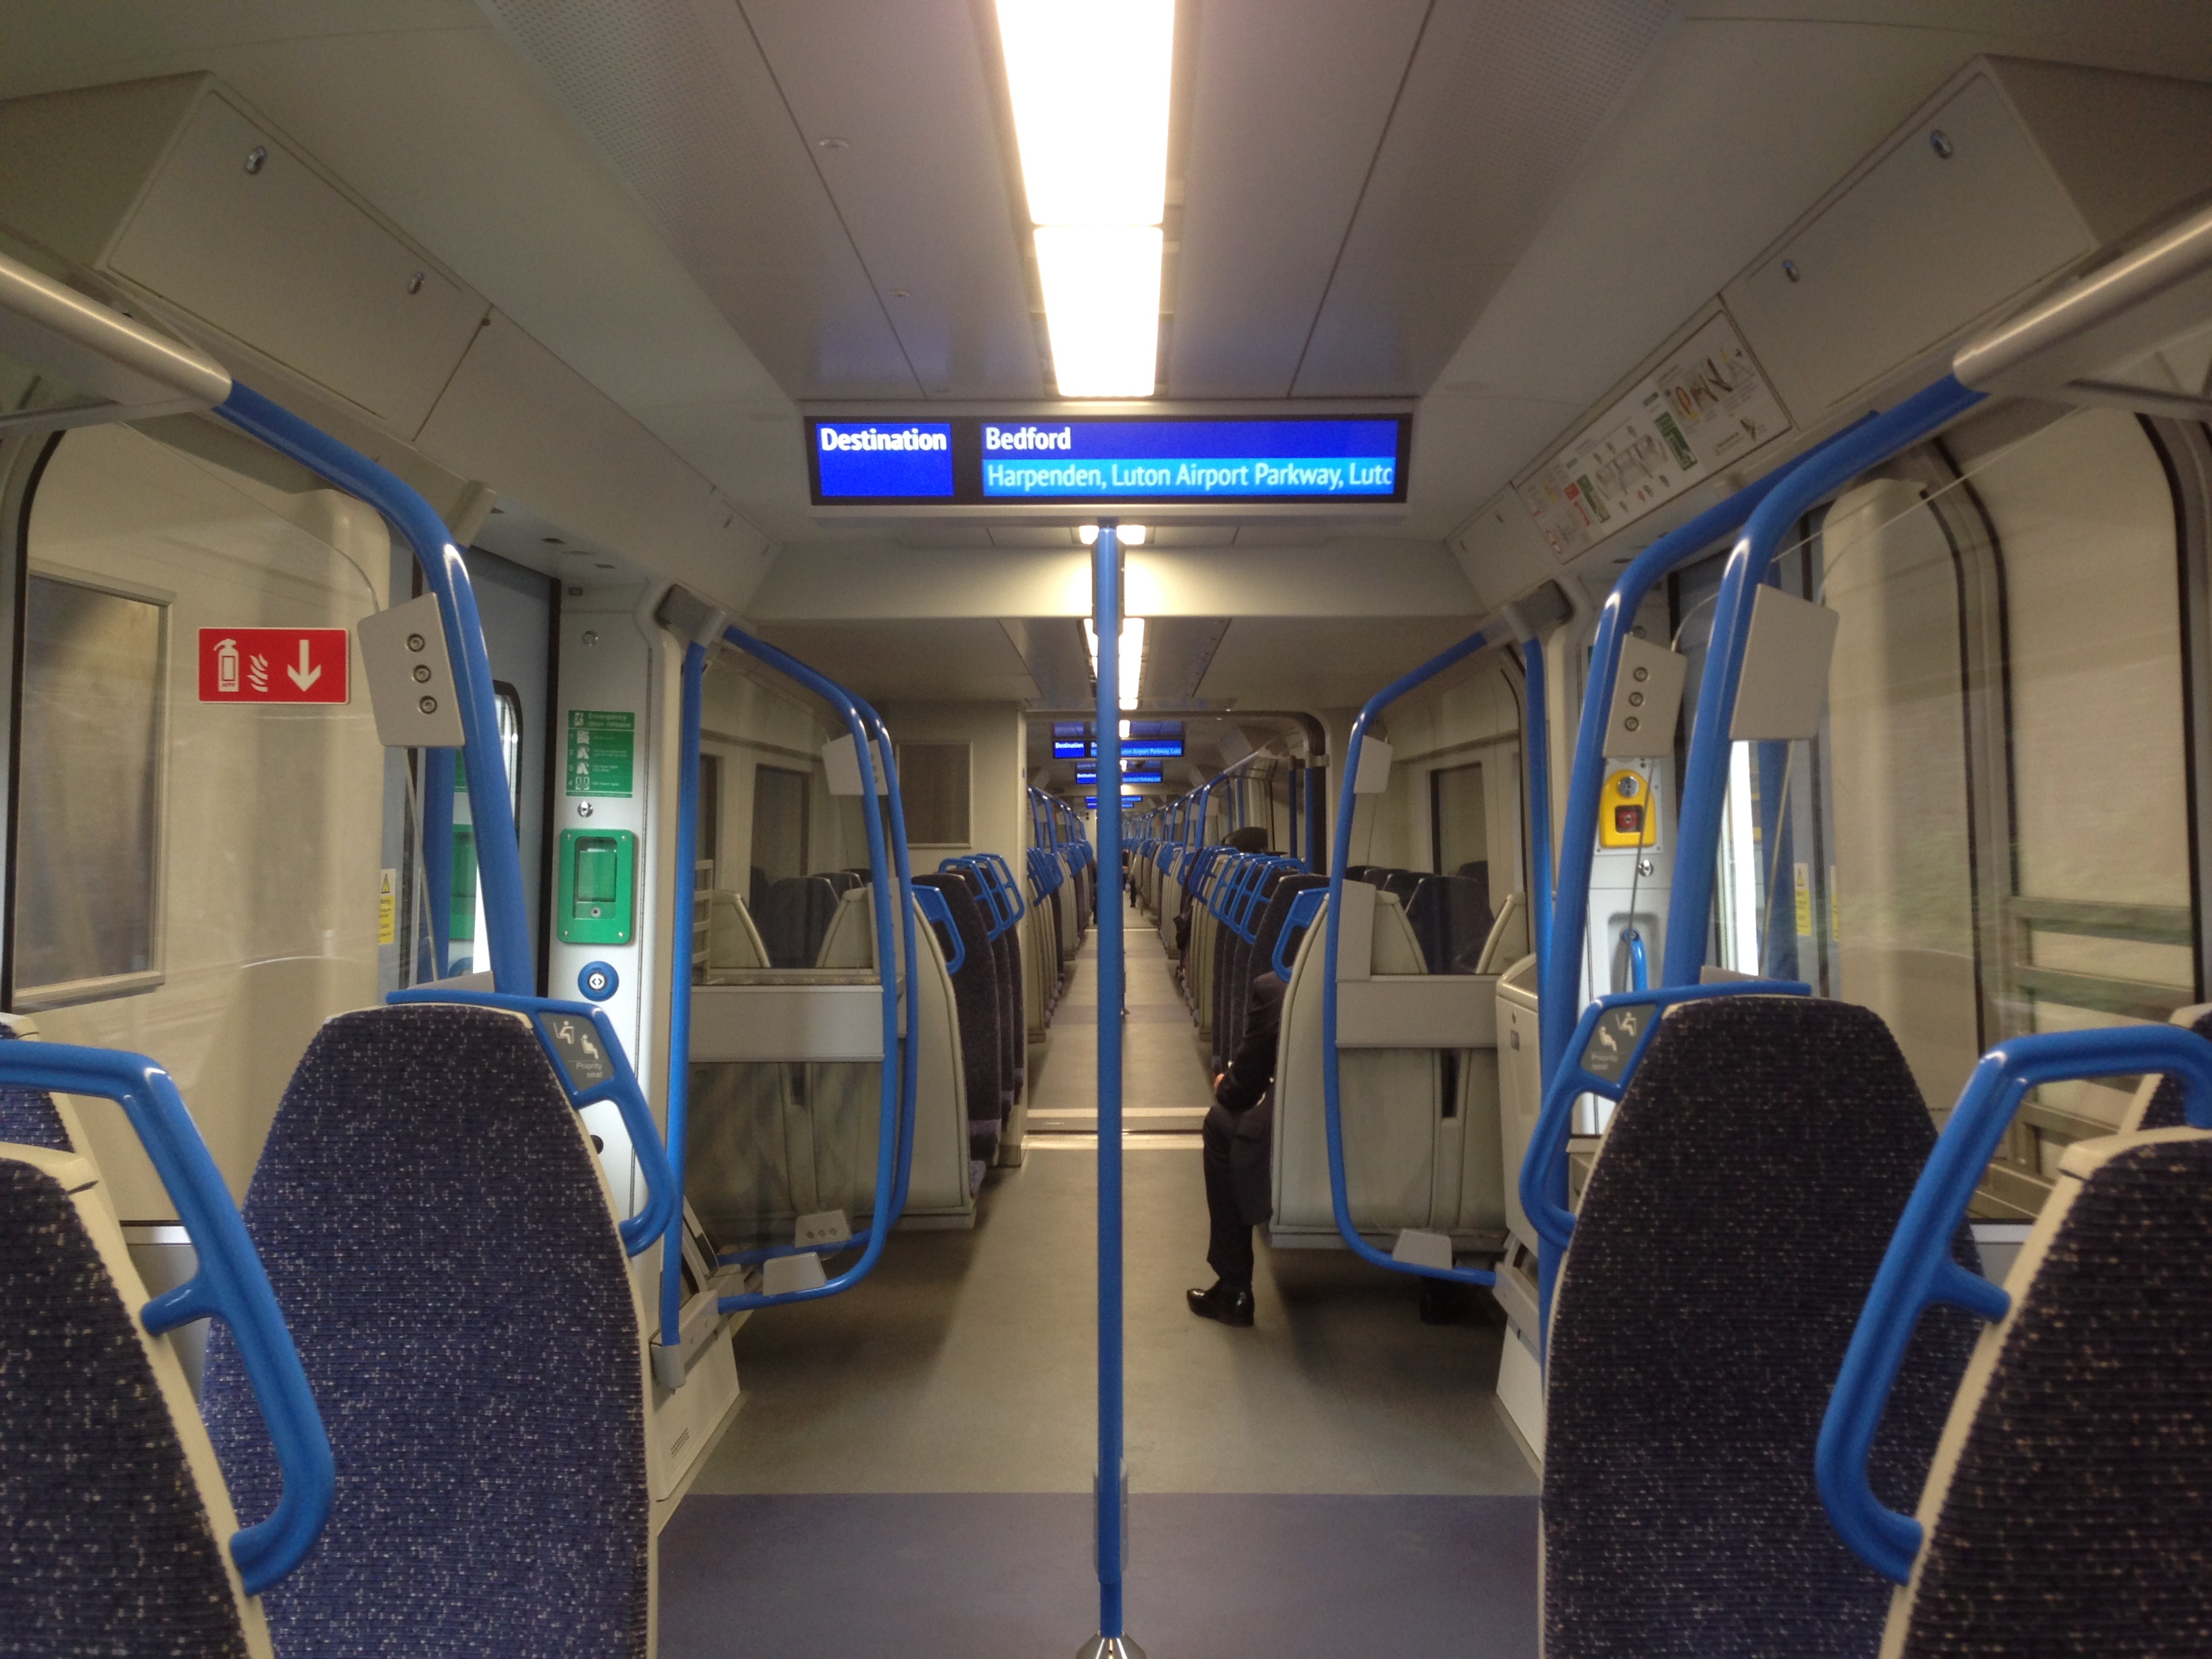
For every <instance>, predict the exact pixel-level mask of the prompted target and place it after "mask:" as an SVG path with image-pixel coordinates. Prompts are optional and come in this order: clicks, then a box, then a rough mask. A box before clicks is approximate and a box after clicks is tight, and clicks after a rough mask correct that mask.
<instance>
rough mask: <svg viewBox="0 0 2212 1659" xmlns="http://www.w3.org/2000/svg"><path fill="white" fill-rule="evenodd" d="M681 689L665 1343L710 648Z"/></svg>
mask: <svg viewBox="0 0 2212 1659" xmlns="http://www.w3.org/2000/svg"><path fill="white" fill-rule="evenodd" d="M683 684H684V690H683V696H682V702H681V705H680V707H679V708H678V714H677V734H676V742H677V752H678V756H679V757H680V759H679V760H678V774H677V783H676V915H675V918H674V921H675V927H674V930H673V931H674V933H675V939H674V940H673V944H674V945H675V950H674V951H673V960H672V961H671V963H670V964H669V975H668V1164H669V1168H670V1169H671V1171H672V1172H673V1173H674V1175H675V1176H676V1199H677V1202H676V1213H675V1214H674V1215H671V1217H669V1218H668V1231H667V1234H666V1235H665V1237H663V1238H662V1239H661V1241H660V1345H661V1346H663V1347H665V1348H674V1349H676V1350H677V1351H678V1352H682V1350H683V1346H684V1151H685V1148H686V1145H687V1143H688V1141H689V1139H690V1108H691V951H692V945H693V938H694V934H695V933H696V930H697V927H698V921H697V918H696V905H697V902H698V896H699V728H700V726H701V725H702V723H703V722H702V714H703V708H704V704H705V702H706V695H707V647H705V646H703V645H702V644H700V643H699V641H696V640H694V641H691V643H690V645H689V646H687V647H684V674H683Z"/></svg>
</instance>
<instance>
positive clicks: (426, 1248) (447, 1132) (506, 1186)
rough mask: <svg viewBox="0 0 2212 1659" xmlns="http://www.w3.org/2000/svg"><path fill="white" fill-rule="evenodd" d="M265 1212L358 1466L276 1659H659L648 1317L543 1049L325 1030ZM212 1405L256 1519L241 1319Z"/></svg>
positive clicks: (261, 1210) (228, 1462)
mask: <svg viewBox="0 0 2212 1659" xmlns="http://www.w3.org/2000/svg"><path fill="white" fill-rule="evenodd" d="M245 1214H246V1227H247V1230H248V1231H250V1232H251V1233H252V1236H253V1240H254V1243H255V1244H256V1245H257V1246H258V1247H259V1249H260V1252H261V1258H262V1261H264V1263H265V1264H266V1266H267V1267H268V1270H269V1277H270V1281H271V1282H272V1284H273V1285H275V1287H276V1300H277V1302H278V1304H279V1305H280V1306H281V1307H282V1308H283V1312H284V1317H285V1319H286V1321H287V1322H288V1323H289V1325H290V1327H291V1330H292V1334H293V1338H294V1340H295V1341H296V1342H297V1344H298V1345H299V1349H300V1357H301V1360H302V1361H303V1362H305V1364H306V1366H307V1378H308V1381H309V1383H311V1385H312V1386H313V1389H314V1392H315V1399H316V1402H317V1404H318V1405H319V1407H321V1409H322V1413H323V1420H324V1422H325V1425H327V1426H328V1428H329V1431H330V1437H331V1447H332V1449H333V1451H334V1452H335V1454H336V1457H337V1504H336V1505H335V1507H334V1509H333V1510H332V1512H331V1522H330V1525H329V1528H328V1529H327V1530H326V1531H325V1533H324V1534H323V1538H322V1541H321V1542H320V1543H319V1545H318V1546H317V1547H316V1549H315V1551H314V1553H313V1554H311V1555H310V1556H309V1557H308V1558H307V1562H306V1564H305V1565H303V1566H302V1567H301V1569H300V1570H299V1571H297V1572H295V1574H294V1575H293V1576H292V1577H289V1578H288V1579H286V1580H285V1581H284V1582H283V1583H282V1584H280V1585H278V1586H277V1587H276V1588H275V1589H272V1590H271V1591H270V1593H269V1594H268V1595H267V1596H265V1597H264V1603H265V1605H266V1607H267V1610H268V1614H269V1620H270V1631H271V1634H272V1636H273V1637H274V1639H275V1645H276V1653H277V1655H278V1659H339V1656H347V1659H351V1656H361V1659H368V1656H375V1659H396V1656H408V1659H418V1656H419V1659H494V1656H498V1659H509V1656H520V1655H525V1654H527V1655H530V1656H532V1659H586V1656H589V1659H641V1656H642V1655H643V1654H644V1652H645V1648H646V1634H647V1597H648V1586H647V1491H646V1471H645V1426H644V1403H643V1394H642V1386H643V1385H642V1374H641V1370H640V1365H641V1357H640V1350H639V1346H638V1333H637V1322H636V1316H635V1311H634V1310H633V1304H632V1302H631V1297H630V1289H629V1279H628V1269H627V1266H626V1262H625V1258H624V1256H623V1249H622V1246H621V1243H620V1240H619V1238H618V1237H617V1233H616V1231H615V1222H614V1218H613V1217H612V1215H611V1213H610V1212H609V1210H608V1207H607V1204H606V1200H605V1197H604V1195H603V1194H602V1192H601V1189H600V1185H599V1172H598V1170H597V1169H596V1168H595V1167H594V1160H593V1158H592V1153H591V1151H590V1148H589V1146H588V1145H587V1143H586V1141H585V1139H584V1138H583V1136H582V1135H581V1134H580V1133H579V1131H578V1126H577V1122H576V1118H575V1115H574V1112H573V1111H572V1110H571V1109H570V1108H569V1106H568V1102H567V1099H566V1097H564V1096H563V1095H562V1091H561V1087H560V1085H559V1083H558V1082H557V1080H556V1079H555V1077H554V1074H553V1072H552V1069H551V1067H550V1065H549V1064H548V1062H547V1060H546V1059H545V1056H544V1053H543V1051H542V1050H541V1049H540V1048H539V1047H538V1042H537V1039H536V1037H535V1036H533V1035H532V1033H531V1031H530V1030H528V1029H527V1028H526V1026H524V1025H523V1024H521V1023H520V1021H518V1020H516V1019H514V1018H512V1017H511V1016H508V1015H506V1014H503V1013H501V1012H496V1011H495V1010H491V1009H486V1008H474V1007H463V1006H453V1005H435V1004H434V1005H416V1006H400V1007H386V1008H376V1009H370V1010H367V1011H364V1012H358V1013H351V1014H345V1015H342V1016H340V1017H339V1018H336V1019H333V1020H331V1022H330V1023H329V1024H325V1026H324V1027H323V1029H322V1030H321V1032H320V1033H319V1035H318V1036H316V1038H315V1040H314V1042H313V1043H311V1044H310V1045H309V1046H308V1048H307V1054H305V1055H304V1056H303V1057H302V1059H301V1062H300V1067H299V1070H298V1071H297V1072H296V1073H295V1074H294V1076H293V1079H292V1082H291V1085H290V1087H289V1088H288V1089H287V1090H286V1091H285V1094H284V1100H283V1105H282V1106H281V1107H280V1108H279V1109H278V1110H277V1113H276V1121H275V1123H274V1124H273V1125H272V1127H270V1133H269V1139H268V1143H267V1145H266V1146H265V1147H264V1150H263V1152H262V1155H261V1162H260V1164H259V1166H258V1168H257V1169H256V1170H255V1171H254V1175H253V1182H252V1187H251V1188H250V1189H249V1190H248V1192H247V1194H246V1206H245ZM204 1410H205V1413H206V1416H207V1419H208V1424H209V1428H210V1432H211V1433H212V1434H213V1436H214V1439H215V1443H216V1451H217V1453H218V1454H219V1455H220V1456H221V1457H222V1463H223V1468H224V1471H225V1474H227V1475H228V1479H229V1482H230V1487H231V1491H232V1492H233V1494H234V1497H235V1498H236V1500H237V1503H238V1507H239V1512H240V1518H241V1519H242V1520H247V1521H251V1520H256V1519H258V1518H259V1517H260V1516H263V1515H265V1514H266V1513H267V1512H268V1510H270V1508H271V1507H272V1506H273V1504H275V1502H276V1495H277V1486H276V1472H275V1468H274V1466H273V1462H272V1460H271V1458H270V1454H269V1451H268V1443H267V1439H266V1437H265V1436H264V1433H263V1431H262V1428H261V1425H260V1421H259V1419H258V1415H257V1414H256V1412H255V1408H254V1406H253V1403H252V1396H251V1393H250V1391H249V1390H248V1389H247V1388H246V1383H245V1380H244V1378H243V1376H242V1375H241V1374H240V1369H239V1365H238V1358H237V1353H236V1350H235V1349H234V1347H232V1346H231V1345H230V1343H229V1340H228V1336H227V1335H226V1334H224V1333H223V1332H222V1330H221V1329H220V1328H218V1330H217V1332H216V1335H215V1338H214V1340H212V1341H211V1343H210V1348H209V1352H208V1362H207V1382H206V1389H205V1394H204Z"/></svg>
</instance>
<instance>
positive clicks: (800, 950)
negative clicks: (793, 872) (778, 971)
mask: <svg viewBox="0 0 2212 1659" xmlns="http://www.w3.org/2000/svg"><path fill="white" fill-rule="evenodd" d="M837 899H838V891H837V887H836V884H835V883H834V882H832V881H831V880H830V879H829V878H828V877H827V876H786V877H785V878H783V879H782V880H781V881H777V882H772V883H770V884H769V890H768V901H767V905H766V908H765V909H764V910H763V914H762V915H761V917H760V924H761V937H762V938H763V939H765V940H766V941H767V942H768V957H769V966H770V967H772V968H811V967H813V966H814V965H815V957H817V955H818V954H819V953H820V951H821V949H822V940H823V936H824V935H825V934H827V933H829V922H830V919H831V918H832V917H834V916H835V915H836V914H837Z"/></svg>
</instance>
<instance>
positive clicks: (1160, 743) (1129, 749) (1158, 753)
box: [1052, 738, 1182, 761]
mask: <svg viewBox="0 0 2212 1659" xmlns="http://www.w3.org/2000/svg"><path fill="white" fill-rule="evenodd" d="M1052 757H1053V758H1054V760H1097V758H1098V744H1097V741H1096V740H1091V741H1085V739H1083V738H1054V739H1053V740H1052ZM1121 758H1122V759H1123V760H1125V761H1133V760H1181V759H1182V738H1122V739H1121Z"/></svg>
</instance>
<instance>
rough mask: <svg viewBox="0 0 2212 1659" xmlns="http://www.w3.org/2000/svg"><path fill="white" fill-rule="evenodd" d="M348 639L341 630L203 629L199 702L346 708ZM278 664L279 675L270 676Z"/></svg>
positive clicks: (345, 630)
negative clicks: (311, 704)
mask: <svg viewBox="0 0 2212 1659" xmlns="http://www.w3.org/2000/svg"><path fill="white" fill-rule="evenodd" d="M348 634H349V630H348V629H343V628H203V629H200V658H199V669H200V701H201V702H257V703H258V702H325V703H341V702H349V701H351V685H350V680H351V676H350V675H349V673H348V671H347V669H348V665H349V660H350V657H351V652H352V641H351V640H350V639H349V637H348ZM278 664H282V665H283V673H281V674H277V673H271V672H270V668H271V667H272V666H274V665H278Z"/></svg>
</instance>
